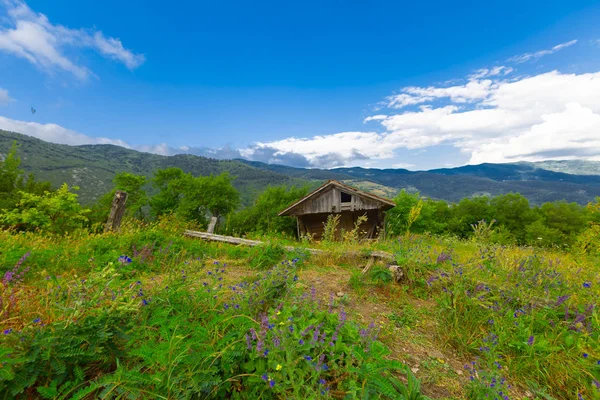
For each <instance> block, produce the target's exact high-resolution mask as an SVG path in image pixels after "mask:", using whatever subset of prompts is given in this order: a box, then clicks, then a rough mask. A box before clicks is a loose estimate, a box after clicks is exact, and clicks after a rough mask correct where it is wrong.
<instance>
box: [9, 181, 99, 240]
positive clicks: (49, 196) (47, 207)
mask: <svg viewBox="0 0 600 400" xmlns="http://www.w3.org/2000/svg"><path fill="white" fill-rule="evenodd" d="M73 189H77V188H73ZM88 212H89V210H88V209H84V208H82V207H81V205H80V204H79V202H78V201H77V194H76V193H72V192H71V191H70V190H69V187H68V186H67V184H66V183H65V184H64V185H62V186H61V187H60V188H59V189H58V190H57V191H56V192H45V193H44V194H43V195H36V194H31V193H25V192H22V193H21V200H20V201H19V203H18V205H17V208H16V209H14V210H11V211H8V212H6V213H4V214H2V215H0V224H2V226H4V227H8V228H13V229H16V230H30V231H31V230H42V231H45V232H50V233H58V234H63V233H66V232H71V231H73V230H75V229H77V228H82V227H83V226H84V225H85V224H86V223H87V221H88V219H87V217H86V214H87V213H88Z"/></svg>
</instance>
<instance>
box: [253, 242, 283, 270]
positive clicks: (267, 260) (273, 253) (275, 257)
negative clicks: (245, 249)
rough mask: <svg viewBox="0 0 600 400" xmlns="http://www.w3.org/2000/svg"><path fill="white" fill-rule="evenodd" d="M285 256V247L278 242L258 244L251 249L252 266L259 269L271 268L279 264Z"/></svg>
mask: <svg viewBox="0 0 600 400" xmlns="http://www.w3.org/2000/svg"><path fill="white" fill-rule="evenodd" d="M284 256H285V250H284V249H283V247H281V246H280V245H277V244H271V243H269V244H266V245H264V246H256V247H253V248H252V250H250V266H252V267H253V268H257V269H265V268H271V267H273V266H274V265H277V264H279V262H281V260H283V257H284Z"/></svg>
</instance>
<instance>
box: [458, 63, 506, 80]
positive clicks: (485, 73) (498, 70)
mask: <svg viewBox="0 0 600 400" xmlns="http://www.w3.org/2000/svg"><path fill="white" fill-rule="evenodd" d="M513 71H514V69H513V68H512V67H505V66H504V65H499V66H497V67H492V68H481V69H478V70H477V71H475V72H474V73H473V74H471V75H469V79H481V78H490V77H492V76H498V75H508V74H510V73H511V72H513Z"/></svg>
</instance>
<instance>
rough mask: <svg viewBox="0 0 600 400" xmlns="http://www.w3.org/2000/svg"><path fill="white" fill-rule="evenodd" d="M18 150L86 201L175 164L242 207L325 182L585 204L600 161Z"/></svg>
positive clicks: (5, 135)
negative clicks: (421, 164) (119, 179)
mask: <svg viewBox="0 0 600 400" xmlns="http://www.w3.org/2000/svg"><path fill="white" fill-rule="evenodd" d="M14 140H16V141H17V142H18V143H19V145H20V149H19V154H20V156H21V159H22V167H23V169H25V170H26V171H27V172H33V173H34V174H35V176H36V177H38V178H39V179H42V180H47V181H50V182H52V184H53V185H54V186H58V185H60V184H62V183H63V182H67V183H68V184H69V185H77V186H80V188H81V189H80V192H79V194H80V197H81V200H82V201H83V202H85V203H91V202H93V201H94V200H96V199H97V198H98V197H99V196H100V195H102V194H103V193H106V192H107V191H109V190H111V188H112V179H113V177H114V176H115V174H116V173H118V172H122V171H126V172H131V173H135V174H141V175H145V176H148V177H151V176H152V173H153V172H154V171H155V170H156V169H159V168H167V167H179V168H181V169H183V170H184V171H186V172H191V173H192V174H195V175H209V174H211V173H212V174H218V173H221V172H223V171H228V172H229V173H230V174H231V175H233V176H235V177H236V179H235V181H234V185H235V186H236V187H237V189H238V190H240V193H241V195H242V202H243V204H244V205H247V204H250V203H251V201H252V199H253V198H255V196H256V195H257V194H258V193H259V192H260V191H262V190H263V189H264V188H266V187H267V186H268V185H309V186H310V187H315V186H317V185H318V184H320V182H322V181H324V180H327V179H337V180H343V181H346V182H348V183H350V184H354V185H356V186H359V187H362V188H367V189H369V190H376V191H377V192H378V193H379V194H383V195H387V196H390V197H391V196H393V195H394V194H395V193H397V192H398V191H399V190H401V189H406V190H408V191H411V192H416V191H418V192H420V193H421V194H422V195H423V196H428V197H431V198H435V199H444V200H447V201H452V202H456V201H458V200H460V199H461V198H463V197H472V196H480V195H489V196H495V195H499V194H504V193H509V192H519V193H521V194H523V195H524V196H526V197H527V198H528V199H529V200H530V201H531V203H533V204H539V203H542V202H546V201H554V200H566V201H569V202H573V201H574V202H578V203H580V204H586V203H588V202H590V201H592V200H593V199H594V198H595V197H596V196H600V162H592V161H544V162H540V163H513V164H480V165H467V166H463V167H458V168H444V169H434V170H430V171H408V170H406V169H367V168H360V167H353V168H335V169H329V170H325V169H306V168H294V167H288V166H283V165H275V164H265V163H261V162H256V161H248V160H214V159H210V158H205V157H198V156H193V155H183V154H181V155H175V156H160V155H156V154H149V153H141V152H138V151H135V150H130V149H126V148H123V147H119V146H113V145H84V146H67V145H60V144H54V143H49V142H44V141H42V140H39V139H36V138H33V137H30V136H26V135H22V134H18V133H13V132H6V131H2V130H0V156H1V155H4V154H6V153H7V151H8V150H9V148H10V146H11V144H12V142H13V141H14Z"/></svg>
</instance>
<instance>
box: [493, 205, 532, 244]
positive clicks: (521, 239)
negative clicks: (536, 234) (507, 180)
mask: <svg viewBox="0 0 600 400" xmlns="http://www.w3.org/2000/svg"><path fill="white" fill-rule="evenodd" d="M491 206H492V213H493V216H494V219H496V221H497V225H499V226H502V227H504V228H506V229H507V230H508V231H509V232H510V233H511V234H512V235H513V236H514V237H515V238H516V239H517V242H518V243H520V244H523V243H525V237H526V227H527V225H529V224H531V223H533V222H534V221H535V219H536V216H535V213H534V212H533V210H532V209H531V207H530V206H529V200H527V198H525V197H524V196H523V195H521V194H519V193H508V194H504V195H500V196H496V197H494V198H493V199H492V201H491Z"/></svg>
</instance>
